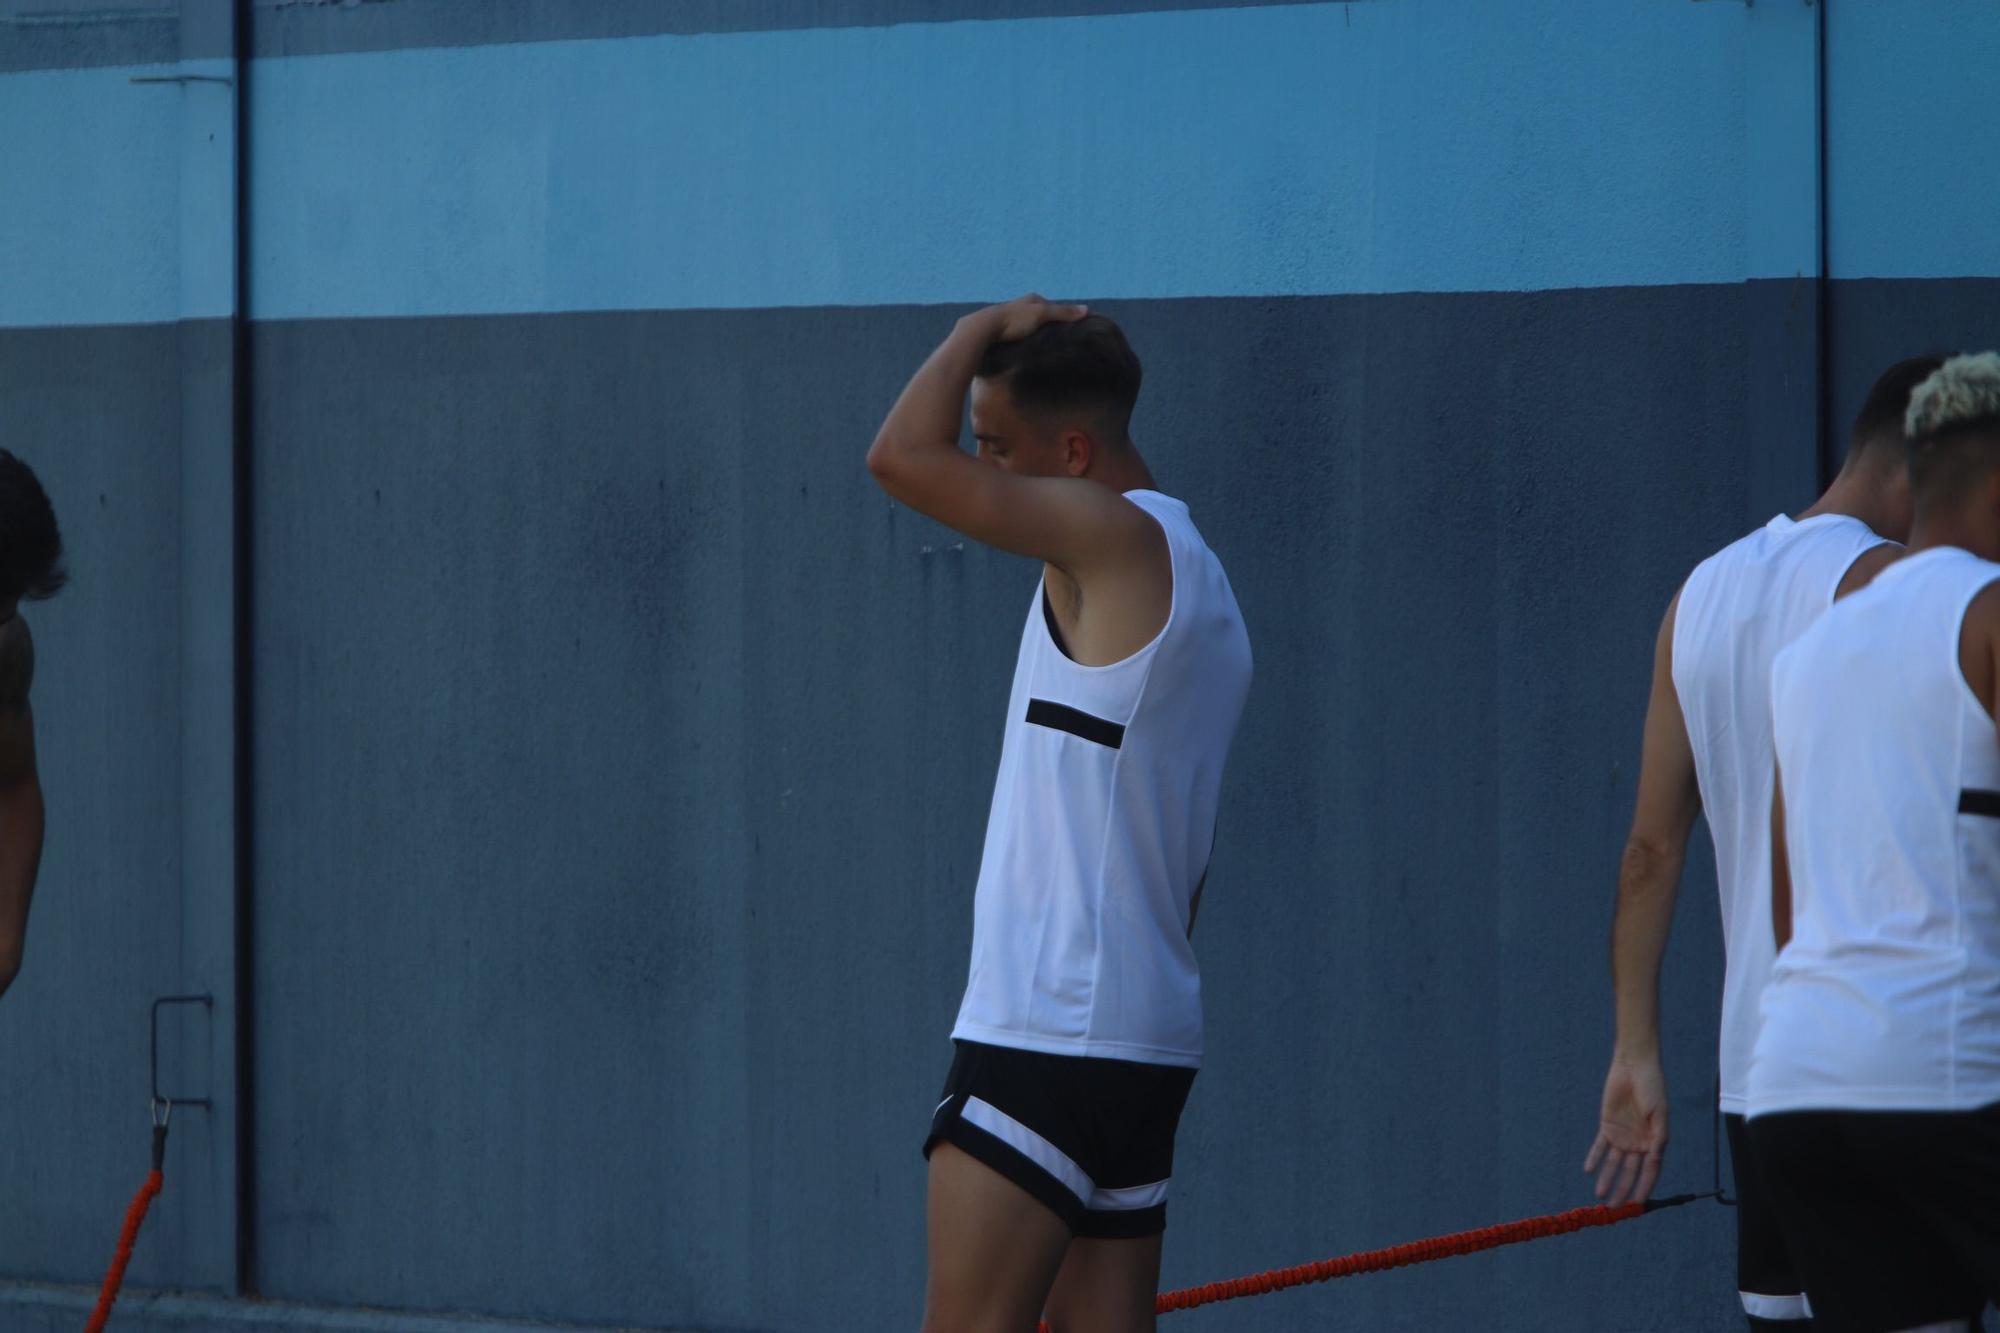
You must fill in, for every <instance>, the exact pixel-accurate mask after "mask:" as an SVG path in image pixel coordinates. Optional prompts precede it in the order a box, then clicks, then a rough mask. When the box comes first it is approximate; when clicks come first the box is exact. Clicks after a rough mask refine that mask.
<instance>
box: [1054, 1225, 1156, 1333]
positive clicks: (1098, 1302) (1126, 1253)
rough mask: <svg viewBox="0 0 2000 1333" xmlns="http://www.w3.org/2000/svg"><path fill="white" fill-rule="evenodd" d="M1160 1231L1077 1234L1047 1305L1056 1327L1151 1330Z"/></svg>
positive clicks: (1106, 1332)
mask: <svg viewBox="0 0 2000 1333" xmlns="http://www.w3.org/2000/svg"><path fill="white" fill-rule="evenodd" d="M1161 1239H1162V1238H1161V1237H1160V1236H1145V1237H1141V1238H1139V1239H1136V1240H1103V1239H1098V1238H1095V1237H1090V1236H1078V1237H1077V1238H1076V1239H1075V1240H1073V1241H1071V1242H1070V1246H1069V1253H1068V1254H1067V1255H1065V1256H1064V1257H1063V1264H1062V1271H1061V1272H1059V1273H1057V1274H1056V1282H1055V1287H1054V1289H1052V1290H1051V1291H1050V1292H1049V1298H1048V1303H1047V1305H1046V1306H1045V1307H1044V1308H1045V1311H1046V1313H1047V1315H1048V1321H1049V1327H1050V1329H1051V1330H1052V1333H1152V1330H1153V1328H1154V1319H1155V1316H1154V1313H1153V1309H1154V1300H1155V1297H1156V1296H1157V1294H1158V1292H1159V1289H1160V1241H1161Z"/></svg>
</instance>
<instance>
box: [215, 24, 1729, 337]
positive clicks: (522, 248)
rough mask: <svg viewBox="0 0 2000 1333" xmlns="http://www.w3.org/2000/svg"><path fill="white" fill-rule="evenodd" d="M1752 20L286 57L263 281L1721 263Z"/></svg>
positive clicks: (1367, 272) (1507, 269) (918, 284)
mask: <svg viewBox="0 0 2000 1333" xmlns="http://www.w3.org/2000/svg"><path fill="white" fill-rule="evenodd" d="M1744 22H1745V19H1744V15H1743V11H1741V10H1740V9H1739V10H1735V11H1734V12H1733V13H1732V12H1729V10H1728V9H1725V8H1724V7H1720V6H1714V7H1709V6H1695V5H1661V4H1658V3H1616V4H1607V3H1602V2H1601V0H1600V2H1597V3H1592V4H1589V5H1579V4H1575V3H1563V2H1561V0H1541V2H1539V3H1532V4H1529V3H1510V4H1507V5H1493V4H1490V3H1486V2H1485V0H1457V2H1456V3H1445V2H1442V0H1439V2H1437V3H1417V2H1414V0H1413V2H1412V3H1392V4H1374V5H1354V6H1347V5H1316V6H1292V7H1277V8H1269V9H1228V10H1211V11H1197V12H1183V13H1168V14H1139V15H1125V16H1110V17H1092V18H1069V19H1049V20H1023V21H1014V22H992V23H952V24H931V25H906V26H902V27H895V28H886V29H844V30H818V31H799V32H771V33H751V34H732V35H715V36H701V37H659V38H643V39H633V40H626V41H617V42H574V43H546V44H540V45H522V46H497V47H485V48H478V49H466V50H451V51H410V52H391V53H383V54H370V55H357V56H340V57H318V58H305V59H299V60H287V61H273V62H271V63H270V64H269V65H268V66H264V65H260V66H259V70H258V77H257V79H256V82H255V84H254V85H253V87H254V90H255V100H254V102H253V107H254V110H255V114H256V117H257V120H256V124H257V127H258V131H257V133H256V134H255V135H253V150H252V151H253V152H254V153H255V158H254V161H253V168H254V172H255V179H256V181H257V182H258V185H257V210H258V211H257V219H258V222H257V226H258V232H257V244H256V246H255V247H254V250H253V263H254V268H253V294H252V300H253V302H254V308H255V310H256V313H257V314H259V315H260V316H272V317H281V316H284V317H289V316H307V317H312V316H337V315H378V314H379V315H389V314H411V315H418V314H444V313H465V312H503V311H522V310H530V311H533V310H578V309H623V308H651V307H657V308H684V307H708V306H719V307H735V306H784V305H843V304H876V303H898V302H937V301H956V300H967V299H977V298H983V297H992V296H1000V295H1005V294H1009V293H1013V292H1017V291H1020V290H1024V289H1026V288H1029V287H1036V288H1041V289H1045V290H1049V291H1055V292H1078V293H1089V294H1092V295H1096V296H1100V297H1103V296H1123V297H1172V296H1196V295H1288V294H1308V293H1340V292H1369V291H1457V290H1468V289H1474V290H1479V289H1500V290H1522V289H1535V288H1549V287H1574V286H1596V285H1612V284H1652V283H1683V282H1707V281H1716V280H1731V281H1733V280H1737V279H1740V278H1742V277H1744V276H1746V274H1745V268H1744V241H1743V206H1742V193H1741V192H1742V190H1743V188H1744V187H1743V173H1742V170H1741V146H1742V139H1743V128H1742V114H1741V79H1742V64H1741V42H1742V38H1741V34H1742V30H1743V25H1744Z"/></svg>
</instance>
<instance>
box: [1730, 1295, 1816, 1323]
mask: <svg viewBox="0 0 2000 1333" xmlns="http://www.w3.org/2000/svg"><path fill="white" fill-rule="evenodd" d="M1736 1294H1737V1295H1738V1296H1741V1297H1742V1298H1743V1313H1744V1314H1747V1315H1749V1316H1750V1317H1751V1318H1752V1319H1810V1318H1812V1302H1811V1301H1808V1300H1807V1299H1806V1297H1805V1293H1804V1292H1800V1293H1799V1294H1798V1295H1796V1296H1766V1295H1764V1294H1763V1293H1762V1292H1756V1291H1739V1292H1737V1293H1736Z"/></svg>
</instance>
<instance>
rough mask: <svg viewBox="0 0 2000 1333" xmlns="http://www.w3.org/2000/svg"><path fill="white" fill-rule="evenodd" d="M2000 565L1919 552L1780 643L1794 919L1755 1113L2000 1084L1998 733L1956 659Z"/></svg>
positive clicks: (1913, 1099)
mask: <svg viewBox="0 0 2000 1333" xmlns="http://www.w3.org/2000/svg"><path fill="white" fill-rule="evenodd" d="M1996 579H2000V565H1995V564H1989V563H1987V562H1986V561H1984V560H1981V559H1979V558H1978V557H1976V556H1974V555H1972V554H1970V553H1969V552H1966V551H1962V550H1958V549H1956V548H1953V547H1934V548H1932V549H1930V550H1927V551H1923V552H1920V553H1919V554H1917V555H1913V556H1910V557H1908V558H1906V559H1904V560H1901V561H1899V562H1898V563H1896V564H1894V565H1891V566H1890V567H1889V568H1888V569H1886V570H1884V571H1883V572H1882V574H1881V575H1879V576H1878V577H1877V578H1876V580H1875V581H1874V582H1873V583H1872V584H1870V585H1869V586H1868V587H1867V588H1866V589H1864V590H1863V591H1861V592H1859V593H1856V594H1855V595H1854V596H1852V597H1850V598H1847V599H1846V600H1845V601H1843V602H1842V603H1841V604H1840V605H1839V606H1836V607H1835V608H1834V609H1833V610H1832V611H1830V612H1828V613H1827V614H1826V615H1825V616H1824V617H1822V618H1821V620H1820V621H1819V623H1818V624H1816V625H1814V626H1813V628H1812V629H1810V630H1808V631H1806V633H1805V634H1804V635H1802V636H1801V637H1800V639H1799V640H1798V642H1797V643H1795V644H1793V645H1792V647H1790V648H1789V649H1787V650H1786V651H1785V652H1783V653H1781V654H1780V655H1779V657H1778V663H1777V667H1776V669H1775V670H1774V672H1773V673H1772V680H1771V695H1772V709H1773V716H1774V722H1775V725H1776V737H1777V750H1778V762H1779V766H1780V773H1781V777H1782V779H1783V781H1784V786H1785V844H1786V849H1787V852H1788V854H1789V856H1790V858H1791V860H1790V866H1791V873H1792V915H1793V935H1792V941H1791V943H1790V944H1788V945H1786V946H1785V951H1784V952H1783V953H1782V954H1780V955H1779V956H1778V961H1777V966H1776V967H1775V968H1774V969H1773V972H1772V977H1771V984H1770V987H1769V988H1768V989H1767V990H1766V991H1765V992H1764V1001H1763V1020H1764V1021H1763V1027H1762V1031H1761V1032H1760V1033H1759V1035H1758V1040H1757V1051H1756V1059H1755V1062H1754V1064H1753V1065H1752V1068H1751V1074H1750V1111H1751V1114H1753V1115H1764V1114H1769V1113H1771V1112H1777V1111H1804V1110H1883V1111H1889V1110H1915V1111H1963V1110H1972V1109H1975V1108H1978V1107H1982V1106H1985V1105H1988V1104H1989V1103H1992V1102H1996V1101H2000V741H1996V739H1995V734H1994V723H1993V719H1992V718H1991V717H1990V716H1988V715H1987V712H1986V709H1985V708H1984V707H1983V706H1982V705H1981V703H1980V702H1979V700H1978V699H1977V698H1976V697H1974V695H1973V693H1972V690H1971V687H1969V686H1968V685H1967V684H1966V682H1965V675H1964V672H1963V671H1962V670H1961V669H1960V667H1959V657H1958V648H1959V633H1960V629H1961V626H1962V625H1963V623H1964V620H1965V609H1966V607H1967V606H1968V605H1969V604H1970V603H1971V601H1972V599H1973V598H1974V597H1975V596H1977V595H1978V594H1979V592H1980V590H1981V589H1983V588H1984V587H1986V585H1987V584H1989V583H1992V582H1993V581H1994V580H1996Z"/></svg>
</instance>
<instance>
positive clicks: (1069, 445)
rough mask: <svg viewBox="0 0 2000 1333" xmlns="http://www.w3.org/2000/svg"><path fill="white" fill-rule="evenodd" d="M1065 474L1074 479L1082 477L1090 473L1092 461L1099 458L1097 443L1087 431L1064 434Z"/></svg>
mask: <svg viewBox="0 0 2000 1333" xmlns="http://www.w3.org/2000/svg"><path fill="white" fill-rule="evenodd" d="M1062 447H1063V472H1064V473H1066V474H1067V475H1069V476H1072V477H1081V476H1083V475H1084V474H1085V473H1086V472H1089V471H1090V464H1091V460H1092V459H1094V458H1095V457H1096V456H1097V443H1096V441H1094V440H1092V439H1091V438H1090V434H1089V432H1087V431H1080V430H1066V431H1064V432H1063V433H1062Z"/></svg>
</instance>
